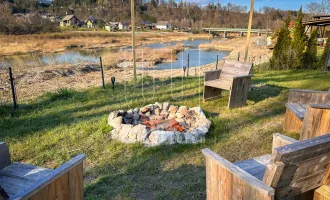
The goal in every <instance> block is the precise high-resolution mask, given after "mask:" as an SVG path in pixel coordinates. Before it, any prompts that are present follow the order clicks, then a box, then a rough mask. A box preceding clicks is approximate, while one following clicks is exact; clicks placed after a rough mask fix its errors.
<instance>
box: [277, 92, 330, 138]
mask: <svg viewBox="0 0 330 200" xmlns="http://www.w3.org/2000/svg"><path fill="white" fill-rule="evenodd" d="M329 97H330V90H329V91H313V90H296V89H292V90H290V94H289V100H288V103H287V104H286V114H285V121H284V126H283V128H284V130H285V131H287V132H300V140H305V139H310V138H313V137H316V136H320V135H323V134H325V133H329V132H330V99H329Z"/></svg>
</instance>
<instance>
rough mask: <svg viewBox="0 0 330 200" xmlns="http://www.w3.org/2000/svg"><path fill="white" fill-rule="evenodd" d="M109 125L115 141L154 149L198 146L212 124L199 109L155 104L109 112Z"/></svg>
mask: <svg viewBox="0 0 330 200" xmlns="http://www.w3.org/2000/svg"><path fill="white" fill-rule="evenodd" d="M108 124H109V125H110V126H112V127H113V130H112V131H111V137H112V138H113V139H115V140H119V141H121V142H123V143H136V142H140V143H143V144H145V145H146V146H157V145H162V144H176V143H179V144H187V143H200V142H202V141H203V140H204V138H205V135H206V133H207V132H208V130H209V128H210V126H211V121H210V120H208V119H207V118H206V117H205V114H204V112H203V111H202V109H201V108H200V107H194V108H187V107H186V106H180V107H178V106H174V105H170V104H169V103H167V102H164V103H158V102H156V103H155V104H150V105H147V106H144V107H142V108H135V109H134V110H128V111H123V110H119V111H114V112H111V113H110V115H109V118H108Z"/></svg>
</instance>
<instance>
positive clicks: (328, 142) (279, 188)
mask: <svg viewBox="0 0 330 200" xmlns="http://www.w3.org/2000/svg"><path fill="white" fill-rule="evenodd" d="M271 162H273V163H277V162H282V163H283V164H284V168H283V171H282V173H281V175H280V177H279V181H278V183H277V184H276V185H275V186H274V188H275V196H276V198H277V199H281V198H287V197H291V196H295V195H298V194H301V193H304V192H307V191H310V190H313V189H316V188H318V187H320V186H321V185H322V183H323V181H324V179H325V178H326V176H327V174H328V170H329V166H330V135H323V136H320V137H317V138H312V139H309V140H305V141H300V142H297V143H293V144H289V145H286V146H283V147H279V148H276V149H275V150H274V153H273V155H272V161H271ZM267 170H271V169H268V168H267ZM267 170H266V174H267ZM275 178H278V177H275Z"/></svg>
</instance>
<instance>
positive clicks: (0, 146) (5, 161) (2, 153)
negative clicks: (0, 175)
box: [0, 142, 10, 170]
mask: <svg viewBox="0 0 330 200" xmlns="http://www.w3.org/2000/svg"><path fill="white" fill-rule="evenodd" d="M8 165H10V154H9V148H8V146H7V144H6V143H5V142H0V170H1V169H2V168H4V167H7V166H8Z"/></svg>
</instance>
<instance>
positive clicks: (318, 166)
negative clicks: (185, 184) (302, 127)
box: [202, 134, 330, 200]
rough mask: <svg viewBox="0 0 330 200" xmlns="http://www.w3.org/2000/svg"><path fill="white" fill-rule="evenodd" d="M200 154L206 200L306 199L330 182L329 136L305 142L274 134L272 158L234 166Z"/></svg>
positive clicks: (210, 152) (258, 159)
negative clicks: (201, 156)
mask: <svg viewBox="0 0 330 200" xmlns="http://www.w3.org/2000/svg"><path fill="white" fill-rule="evenodd" d="M202 152H203V154H204V155H205V158H206V196H207V199H208V200H211V199H212V200H217V199H226V200H238V199H243V200H274V199H276V200H299V199H301V200H302V199H306V200H308V199H313V193H314V190H315V189H316V188H318V187H320V186H321V185H323V184H325V185H327V184H329V182H330V172H329V166H330V134H327V135H323V136H319V137H316V138H312V139H309V140H305V141H297V140H294V139H292V138H289V137H286V136H283V135H281V134H274V137H273V152H272V155H264V156H261V157H258V158H253V159H248V160H244V161H239V162H236V163H231V162H229V161H227V160H226V159H224V158H222V157H221V156H219V155H218V154H216V153H214V152H212V151H211V150H209V149H203V150H202Z"/></svg>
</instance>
